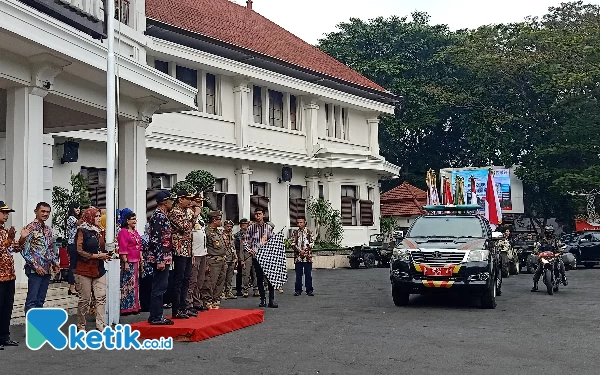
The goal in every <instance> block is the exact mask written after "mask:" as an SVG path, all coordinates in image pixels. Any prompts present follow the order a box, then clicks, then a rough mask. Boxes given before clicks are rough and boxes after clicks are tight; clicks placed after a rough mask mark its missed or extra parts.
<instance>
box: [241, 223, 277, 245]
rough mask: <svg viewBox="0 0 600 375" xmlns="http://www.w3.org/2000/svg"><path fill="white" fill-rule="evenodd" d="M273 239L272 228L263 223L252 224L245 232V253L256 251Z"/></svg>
mask: <svg viewBox="0 0 600 375" xmlns="http://www.w3.org/2000/svg"><path fill="white" fill-rule="evenodd" d="M271 237H273V227H272V226H270V225H269V224H267V223H265V222H263V223H262V224H258V223H254V224H252V225H250V226H249V227H248V230H247V231H246V242H245V243H244V246H245V248H246V251H258V249H260V248H261V247H262V246H263V245H264V244H266V243H267V241H269V240H270V239H271Z"/></svg>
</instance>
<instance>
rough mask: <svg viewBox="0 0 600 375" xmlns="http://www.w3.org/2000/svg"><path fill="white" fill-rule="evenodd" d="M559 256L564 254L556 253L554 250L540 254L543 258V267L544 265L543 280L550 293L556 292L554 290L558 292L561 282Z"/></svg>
mask: <svg viewBox="0 0 600 375" xmlns="http://www.w3.org/2000/svg"><path fill="white" fill-rule="evenodd" d="M559 256H562V254H560V253H554V252H552V251H544V252H541V253H540V254H539V257H540V259H541V260H542V267H544V272H543V273H542V280H543V281H544V284H545V285H546V290H547V291H548V294H550V295H552V294H554V292H558V286H559V284H560V269H559V262H558V257H559Z"/></svg>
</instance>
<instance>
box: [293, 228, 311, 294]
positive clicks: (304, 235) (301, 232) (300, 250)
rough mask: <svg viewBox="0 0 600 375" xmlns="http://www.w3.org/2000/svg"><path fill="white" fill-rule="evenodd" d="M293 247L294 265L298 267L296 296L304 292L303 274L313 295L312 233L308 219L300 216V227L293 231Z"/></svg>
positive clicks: (308, 290) (309, 292)
mask: <svg viewBox="0 0 600 375" xmlns="http://www.w3.org/2000/svg"><path fill="white" fill-rule="evenodd" d="M291 242H292V249H293V250H294V265H295V267H296V286H295V287H296V292H295V293H294V295H295V296H299V295H300V294H302V275H304V280H305V281H306V294H308V295H309V296H313V295H314V294H313V286H312V248H313V245H314V243H313V239H312V233H311V232H310V230H309V229H308V228H307V227H306V219H304V218H303V217H301V218H298V229H296V230H295V231H294V232H293V233H292V238H291Z"/></svg>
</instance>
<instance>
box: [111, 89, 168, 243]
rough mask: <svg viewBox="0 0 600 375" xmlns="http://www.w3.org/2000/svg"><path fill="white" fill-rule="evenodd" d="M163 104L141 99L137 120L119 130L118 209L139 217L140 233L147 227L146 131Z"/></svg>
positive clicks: (158, 101) (153, 99)
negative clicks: (130, 211)
mask: <svg viewBox="0 0 600 375" xmlns="http://www.w3.org/2000/svg"><path fill="white" fill-rule="evenodd" d="M162 104H164V102H163V101H162V100H160V99H157V98H154V97H145V98H142V99H138V118H137V119H136V120H134V121H128V122H123V123H119V127H118V132H117V133H118V137H119V138H118V147H119V151H118V155H119V165H118V170H119V174H118V181H119V190H118V192H119V202H118V207H119V209H123V208H125V207H127V208H129V209H131V210H132V211H133V212H135V213H136V215H137V230H138V232H140V233H142V232H143V230H144V226H145V225H146V189H147V187H148V181H147V173H146V164H147V158H146V129H147V128H148V125H149V124H150V122H152V116H153V115H154V113H155V112H156V111H157V110H158V109H159V108H160V106H161V105H162Z"/></svg>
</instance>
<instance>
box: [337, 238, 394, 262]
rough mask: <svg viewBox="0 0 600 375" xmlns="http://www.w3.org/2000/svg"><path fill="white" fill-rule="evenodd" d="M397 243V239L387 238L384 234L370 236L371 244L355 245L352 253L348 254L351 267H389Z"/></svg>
mask: <svg viewBox="0 0 600 375" xmlns="http://www.w3.org/2000/svg"><path fill="white" fill-rule="evenodd" d="M395 244H396V242H395V239H393V238H392V237H390V238H389V239H388V238H386V236H384V235H383V234H373V235H371V237H370V238H369V245H368V246H367V245H362V246H355V247H354V250H353V251H352V254H350V255H349V256H348V259H349V261H350V268H354V269H356V268H359V267H360V265H361V264H364V266H365V268H372V267H375V266H377V267H389V266H390V259H391V257H392V251H393V249H394V245H395Z"/></svg>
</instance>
